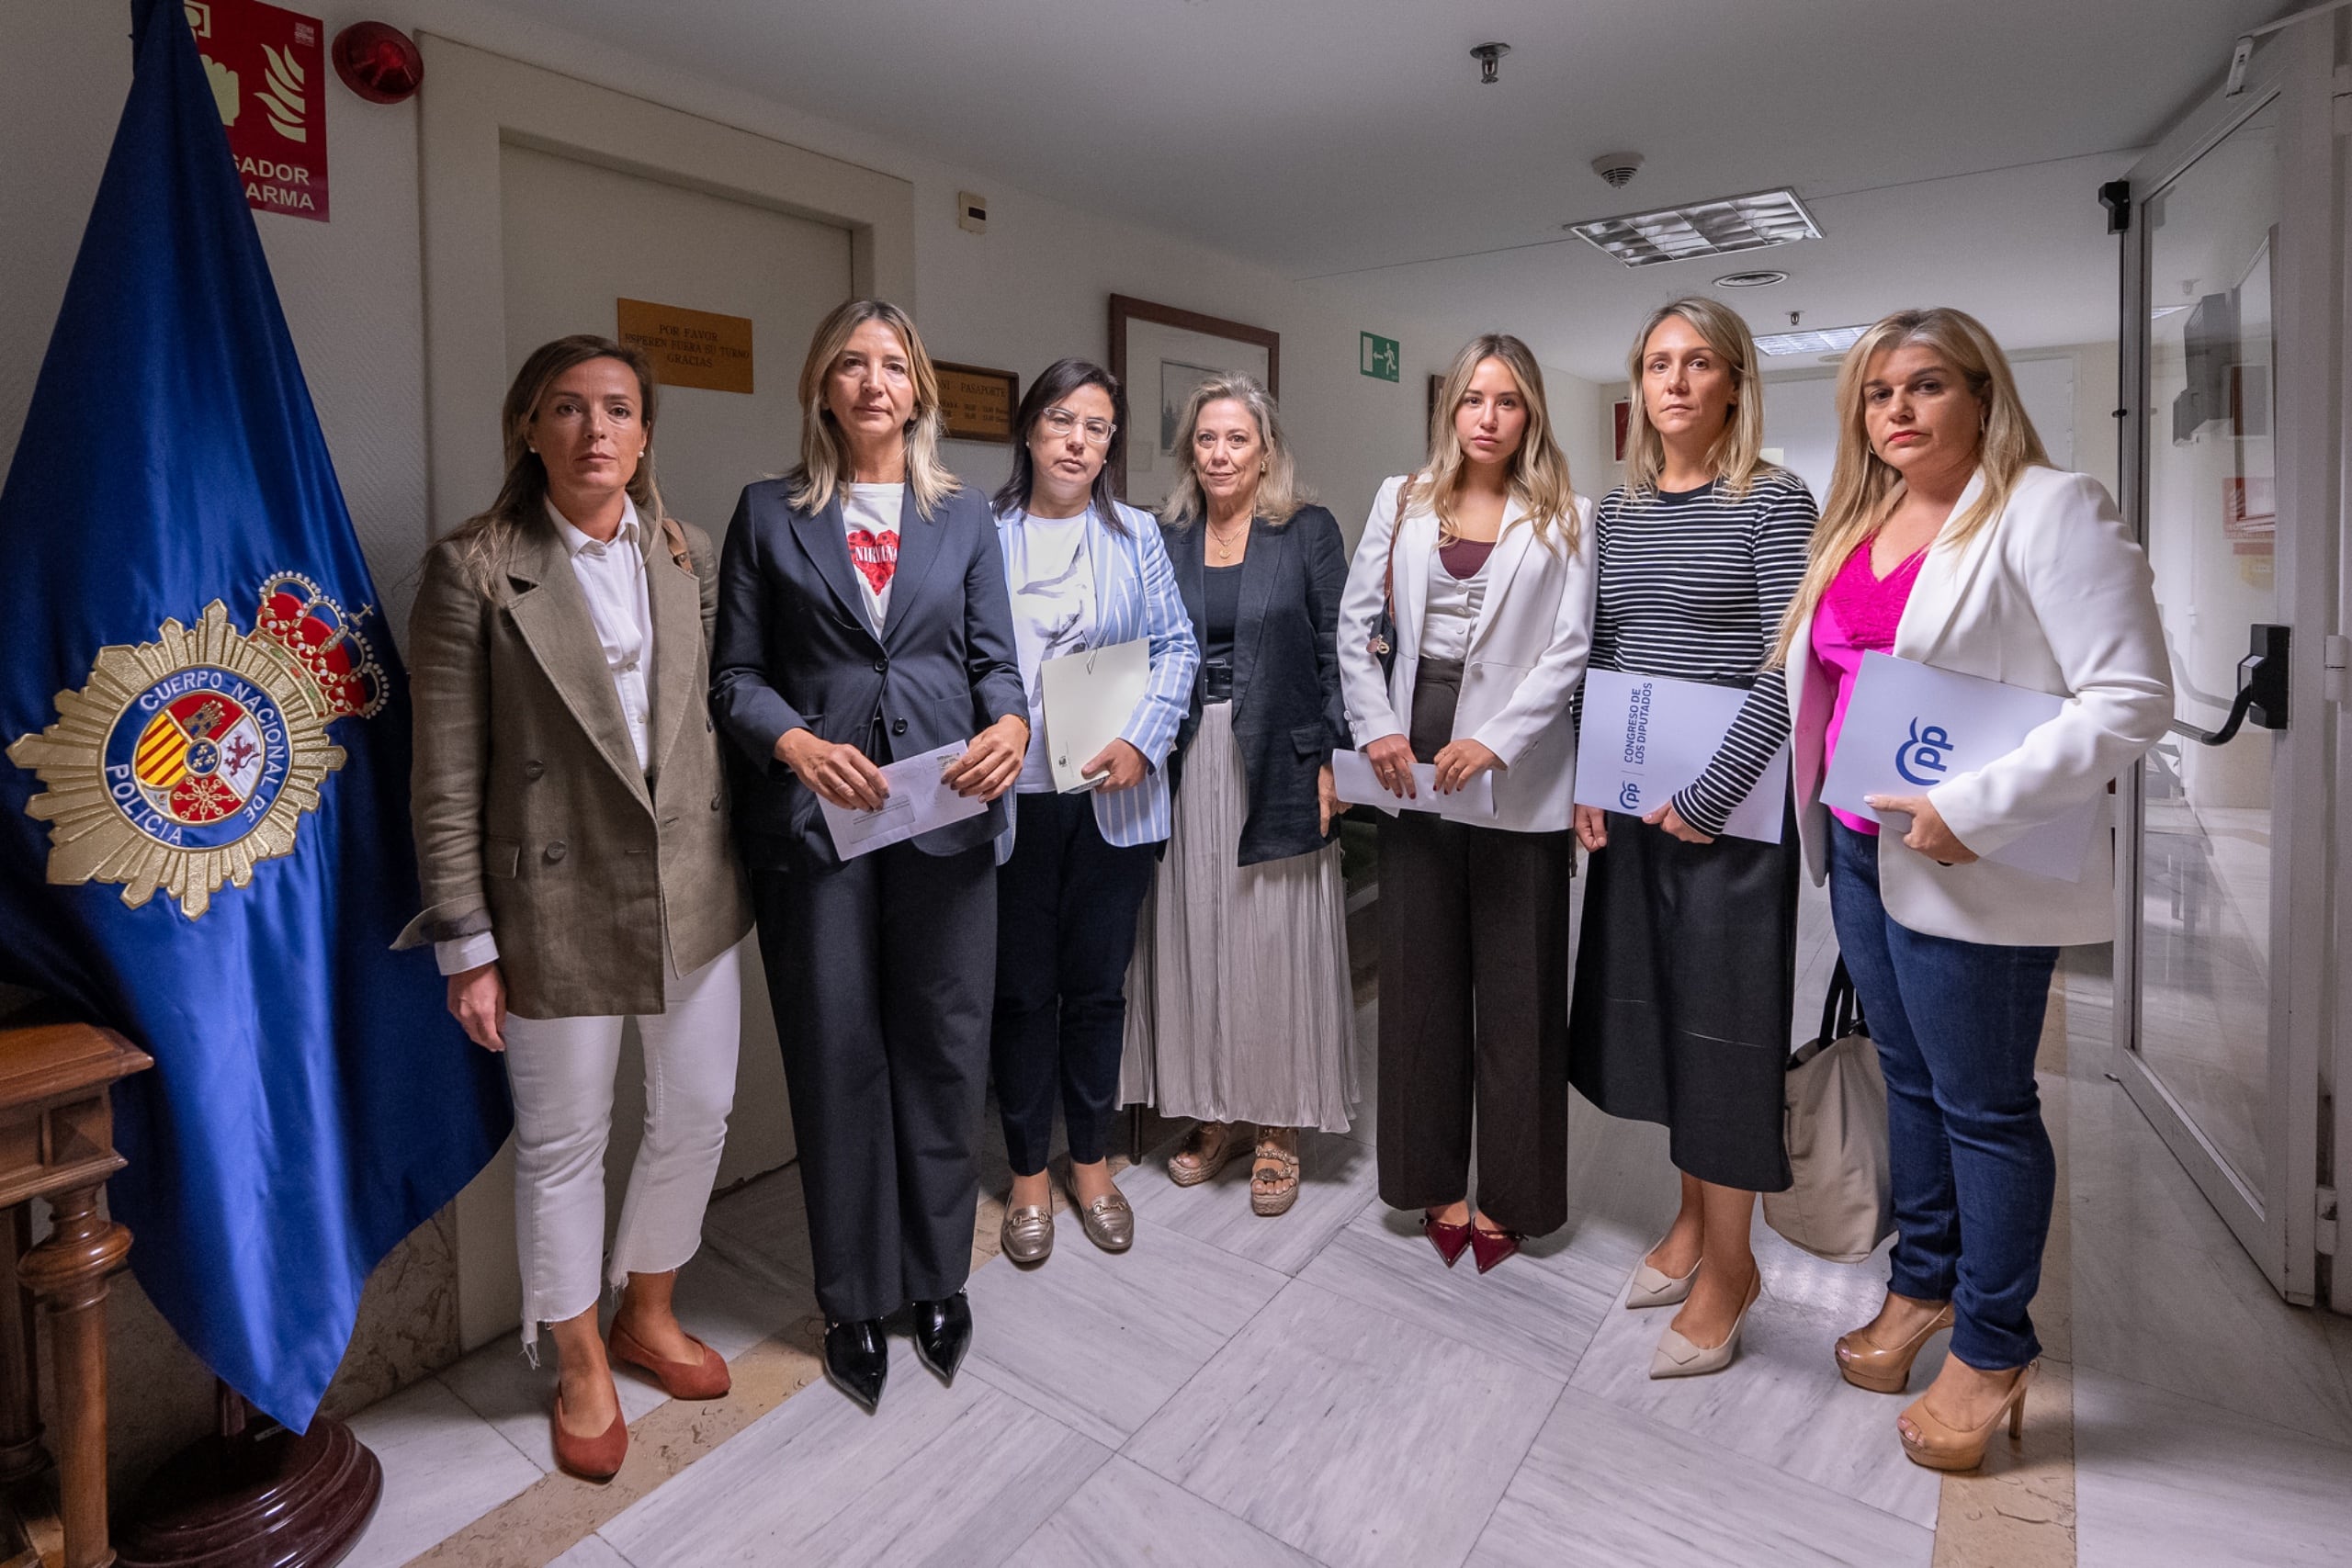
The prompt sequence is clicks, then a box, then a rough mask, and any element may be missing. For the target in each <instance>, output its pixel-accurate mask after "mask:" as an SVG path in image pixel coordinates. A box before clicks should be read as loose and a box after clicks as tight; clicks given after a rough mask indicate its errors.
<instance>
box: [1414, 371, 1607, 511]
mask: <svg viewBox="0 0 2352 1568" xmlns="http://www.w3.org/2000/svg"><path fill="white" fill-rule="evenodd" d="M1489 359H1499V360H1501V361H1502V364H1503V368H1504V369H1506V370H1508V371H1510V377H1511V379H1512V380H1513V381H1515V382H1517V383H1518V385H1519V395H1520V400H1521V401H1522V402H1524V403H1525V404H1526V405H1527V429H1526V431H1525V433H1524V434H1521V437H1520V443H1519V450H1517V451H1516V452H1513V453H1512V454H1511V457H1510V493H1511V494H1512V496H1514V497H1515V498H1517V500H1518V502H1519V503H1520V505H1521V506H1522V507H1524V508H1525V509H1526V511H1527V515H1528V521H1529V524H1530V525H1532V527H1533V528H1534V530H1535V536H1536V537H1537V538H1538V539H1540V540H1542V541H1543V542H1544V544H1545V545H1546V546H1547V547H1548V546H1549V545H1550V544H1551V535H1552V529H1553V528H1554V526H1555V525H1556V526H1557V527H1558V528H1559V530H1560V534H1561V536H1562V538H1563V539H1565V540H1566V543H1567V547H1568V549H1569V550H1570V551H1571V552H1574V551H1575V549H1576V547H1577V504H1576V491H1575V488H1574V487H1573V486H1572V485H1571V484H1570V483H1569V480H1568V459H1567V457H1566V454H1565V453H1563V452H1562V451H1561V450H1560V444H1559V442H1558V441H1557V440H1555V438H1554V437H1553V434H1552V415H1551V412H1550V407H1549V405H1548V404H1547V403H1546V402H1545V401H1544V372H1543V370H1542V368H1541V367H1538V366H1537V365H1536V363H1535V355H1533V354H1532V352H1530V351H1529V349H1528V346H1527V345H1526V344H1523V343H1521V342H1520V341H1519V339H1517V338H1515V337H1513V336H1511V335H1510V333H1481V334H1480V335H1478V336H1476V337H1474V338H1472V339H1471V340H1470V341H1469V342H1468V343H1467V344H1464V345H1463V348H1462V352H1461V353H1459V354H1457V355H1454V356H1453V368H1452V369H1450V370H1448V371H1447V372H1446V373H1445V383H1444V385H1443V387H1442V389H1441V390H1440V391H1439V393H1438V399H1437V410H1436V412H1433V413H1432V414H1431V415H1430V460H1429V462H1428V464H1427V465H1426V466H1424V467H1423V468H1421V470H1420V471H1419V472H1418V473H1414V474H1408V475H1407V476H1406V479H1405V483H1404V484H1403V486H1402V487H1401V488H1399V489H1398V491H1397V522H1399V523H1402V522H1403V521H1404V519H1405V513H1407V511H1408V509H1409V508H1410V507H1411V506H1412V504H1413V503H1414V502H1416V501H1419V500H1422V499H1423V498H1426V504H1427V505H1429V506H1430V509H1431V510H1433V511H1435V512H1436V513H1437V536H1438V542H1439V543H1440V544H1441V545H1443V544H1451V543H1452V542H1453V540H1455V539H1456V538H1459V537H1460V533H1459V530H1458V529H1457V528H1456V526H1455V524H1454V519H1453V500H1454V496H1455V494H1456V492H1457V491H1460V490H1461V488H1462V477H1463V472H1464V469H1465V468H1467V467H1468V466H1469V459H1468V458H1467V457H1465V456H1464V453H1463V450H1462V433H1461V432H1460V431H1458V430H1456V429H1455V428H1454V423H1453V416H1454V413H1455V412H1456V411H1457V410H1459V409H1460V408H1461V407H1462V399H1463V397H1464V394H1465V393H1467V392H1468V391H1469V389H1470V378H1472V377H1474V376H1476V374H1477V373H1478V367H1479V366H1481V365H1483V364H1485V363H1486V362H1487V360H1489ZM1416 491H1419V495H1416V493H1415V492H1416Z"/></svg>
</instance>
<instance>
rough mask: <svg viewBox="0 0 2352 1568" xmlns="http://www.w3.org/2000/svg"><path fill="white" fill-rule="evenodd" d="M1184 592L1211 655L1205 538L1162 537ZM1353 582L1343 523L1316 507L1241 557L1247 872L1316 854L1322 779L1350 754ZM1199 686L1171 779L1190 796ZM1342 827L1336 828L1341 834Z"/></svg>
mask: <svg viewBox="0 0 2352 1568" xmlns="http://www.w3.org/2000/svg"><path fill="white" fill-rule="evenodd" d="M1160 536H1161V537H1162V538H1163V539H1164V540H1166V541H1167V545H1168V558H1169V559H1170V561H1172V562H1174V563H1175V567H1176V586H1177V589H1178V590H1179V592H1182V594H1183V595H1184V609H1185V611H1186V613H1187V614H1189V615H1191V616H1192V617H1193V637H1194V638H1195V640H1197V641H1198V642H1199V643H1200V645H1201V647H1202V648H1203V649H1206V648H1207V647H1208V622H1207V619H1206V615H1207V611H1206V604H1207V600H1206V591H1207V583H1206V576H1205V574H1206V572H1207V570H1208V558H1207V555H1206V550H1207V547H1208V530H1207V529H1206V528H1205V527H1204V526H1203V525H1200V524H1197V523H1196V524H1194V525H1193V526H1191V527H1189V528H1162V529H1161V530H1160ZM1347 581H1348V547H1347V544H1346V542H1345V541H1344V540H1342V539H1341V538H1340V525H1339V523H1338V522H1337V520H1335V519H1334V518H1333V517H1332V515H1331V514H1330V513H1329V512H1326V511H1325V510H1324V509H1323V508H1321V507H1319V506H1302V507H1300V508H1299V509H1298V512H1297V513H1296V514H1295V516H1293V517H1292V518H1291V520H1290V521H1289V522H1287V523H1284V524H1281V525H1274V524H1271V523H1268V522H1267V521H1266V520H1265V519H1264V518H1262V517H1260V518H1255V519H1253V520H1252V521H1251V522H1250V548H1249V550H1248V551H1247V552H1246V553H1245V554H1244V555H1243V556H1242V558H1241V607H1240V615H1239V617H1238V621H1237V623H1236V625H1235V626H1234V634H1233V735H1234V739H1235V741H1236V742H1237V743H1238V745H1239V746H1240V748H1241V767H1242V772H1243V773H1244V775H1245V776H1246V777H1247V779H1248V781H1249V785H1250V815H1249V817H1248V818H1246V819H1245V820H1244V821H1243V823H1242V825H1241V852H1240V858H1239V861H1238V863H1239V864H1242V865H1255V864H1257V863H1259V862H1260V861H1269V860H1281V859H1283V857H1285V856H1288V855H1303V854H1306V852H1308V851H1310V850H1315V849H1319V848H1321V847H1322V846H1323V845H1324V844H1326V843H1328V842H1329V838H1328V837H1327V836H1326V835H1325V834H1324V833H1322V832H1321V831H1319V830H1318V828H1317V818H1318V817H1319V816H1320V809H1319V807H1318V804H1317V799H1316V795H1315V775H1316V774H1317V773H1318V772H1319V771H1321V769H1322V766H1323V764H1324V763H1326V762H1328V761H1330V760H1331V752H1332V750H1334V749H1335V748H1340V747H1346V746H1350V745H1352V744H1353V741H1352V739H1351V738H1350V736H1349V734H1348V720H1347V710H1346V708H1345V707H1344V706H1343V705H1341V703H1340V650H1339V627H1340V592H1341V591H1342V590H1343V589H1344V588H1345V587H1346V586H1347ZM1201 690H1202V687H1201V682H1200V681H1199V680H1197V679H1196V680H1195V681H1194V682H1193V709H1192V714H1191V716H1189V717H1187V718H1186V719H1185V721H1184V728H1183V729H1182V732H1180V733H1179V734H1178V736H1177V738H1176V745H1177V758H1178V760H1177V761H1176V763H1175V764H1174V766H1173V767H1172V768H1171V770H1170V777H1171V778H1173V779H1176V780H1177V782H1178V786H1179V787H1180V788H1181V787H1182V774H1181V769H1182V753H1183V751H1184V750H1185V749H1186V748H1188V747H1190V746H1191V745H1192V742H1193V735H1194V734H1195V733H1196V732H1197V731H1198V730H1199V728H1200V723H1201ZM1339 826H1340V825H1339V823H1338V822H1337V821H1336V820H1334V821H1333V822H1332V824H1331V829H1332V832H1334V833H1336V832H1338V831H1339Z"/></svg>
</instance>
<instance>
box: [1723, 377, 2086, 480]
mask: <svg viewBox="0 0 2352 1568" xmlns="http://www.w3.org/2000/svg"><path fill="white" fill-rule="evenodd" d="M2116 364H2117V361H2116V349H2115V344H2111V343H2086V344H2073V345H2070V346H2068V347H2064V348H2037V349H2021V350H2019V351H2018V353H2017V354H2015V355H2012V356H2011V358H2010V365H2011V367H2012V369H2013V370H2014V371H2015V372H2016V375H2017V380H2018V395H2019V396H2020V397H2021V398H2022V399H2023V400H2024V401H2025V406H2026V412H2028V413H2029V414H2030V415H2031V416H2032V417H2033V423H2034V428H2035V429H2036V430H2037V431H2038V432H2040V434H2041V439H2042V444H2043V445H2044V446H2048V447H2049V448H2050V457H2051V461H2052V462H2054V463H2056V464H2057V465H2058V466H2059V467H2060V468H2071V469H2074V470H2075V471H2078V472H2081V473H2086V474H2089V475H2091V476H2092V477H2093V478H2095V479H2098V481H2099V482H2100V483H2101V484H2104V485H2105V486H2107V489H2108V493H2109V494H2110V495H2112V494H2114V493H2115V491H2116V483H2117V480H2116V462H2115V457H2116V440H2115V420H2114V417H2113V411H2114V408H2115V402H2116V379H2115V378H2116ZM1837 374H1838V372H1837V367H1835V366H1830V365H1820V366H1813V367H1807V368H1806V369H1804V370H1802V371H1781V372H1772V373H1768V374H1767V375H1766V377H1765V389H1766V390H1765V400H1764V444H1765V446H1770V447H1774V448H1777V449H1779V450H1780V452H1781V461H1782V462H1783V463H1785V464H1787V465H1788V467H1789V468H1792V469H1793V470H1795V472H1796V473H1797V475H1798V476H1799V477H1800V478H1802V479H1804V482H1805V483H1806V484H1807V485H1809V486H1811V487H1812V489H1813V493H1814V496H1815V499H1816V500H1819V499H1826V497H1827V495H1828V493H1829V474H1830V470H1831V469H1832V468H1835V467H1836V465H1837V458H1838V423H1837V416H1836V412H1835V411H1834V410H1833V409H1832V408H1831V406H1830V397H1831V393H1832V391H1833V390H1834V389H1835V387H1836V385H1837Z"/></svg>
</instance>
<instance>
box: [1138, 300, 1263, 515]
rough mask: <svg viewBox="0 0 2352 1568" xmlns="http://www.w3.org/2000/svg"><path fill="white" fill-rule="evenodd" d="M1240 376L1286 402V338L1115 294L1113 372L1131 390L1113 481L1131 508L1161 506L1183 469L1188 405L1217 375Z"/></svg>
mask: <svg viewBox="0 0 2352 1568" xmlns="http://www.w3.org/2000/svg"><path fill="white" fill-rule="evenodd" d="M1234 371H1240V372H1243V373H1245V374H1247V375H1250V376H1254V377H1256V378H1258V379H1259V380H1261V381H1262V382H1264V383H1265V386H1266V390H1268V391H1269V392H1272V394H1273V395H1274V396H1275V397H1277V398H1280V397H1281V396H1282V379H1281V378H1282V337H1281V335H1280V334H1279V333H1271V332H1268V331H1267V330H1266V329H1264V328H1263V327H1252V326H1247V325H1244V324H1243V323H1242V322H1239V321H1225V320H1223V319H1222V318H1220V317H1216V316H1204V315H1203V314H1201V313H1200V312H1199V311H1197V310H1178V309H1176V308H1175V307H1174V306H1172V305H1155V304H1153V303H1152V302H1151V301H1149V300H1148V299H1131V298H1130V297H1128V296H1127V295H1125V294H1114V295H1112V296H1111V374H1112V375H1114V376H1116V377H1117V378H1119V384H1120V385H1121V386H1124V387H1125V388H1126V389H1127V424H1128V429H1127V450H1126V456H1125V460H1124V461H1123V462H1122V463H1121V464H1120V465H1119V467H1118V468H1115V469H1114V470H1113V472H1112V475H1111V482H1112V484H1113V486H1114V488H1115V489H1116V490H1117V492H1118V494H1119V495H1120V496H1121V497H1122V498H1123V499H1125V501H1126V502H1127V503H1128V504H1130V505H1132V506H1142V507H1156V506H1158V505H1159V503H1160V502H1161V501H1162V500H1164V499H1166V497H1167V494H1168V487H1169V485H1170V482H1171V481H1172V480H1173V479H1174V478H1175V476H1176V474H1177V473H1178V472H1179V471H1180V468H1181V464H1180V462H1179V460H1178V454H1177V452H1176V440H1177V436H1178V434H1179V432H1178V430H1177V424H1178V423H1179V421H1181V420H1182V417H1183V412H1184V402H1185V400H1186V399H1188V398H1190V397H1191V396H1192V395H1193V390H1194V389H1196V388H1198V387H1199V386H1200V385H1201V383H1202V382H1204V381H1206V380H1208V379H1209V378H1212V377H1216V376H1222V375H1229V374H1231V373H1232V372H1234Z"/></svg>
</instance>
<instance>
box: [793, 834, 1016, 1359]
mask: <svg viewBox="0 0 2352 1568" xmlns="http://www.w3.org/2000/svg"><path fill="white" fill-rule="evenodd" d="M995 857H996V852H995V847H994V846H993V845H989V844H983V845H981V846H979V847H978V848H977V849H971V850H967V851H965V852H962V853H961V854H955V855H927V854H924V853H923V852H922V851H921V850H918V849H916V848H915V847H914V846H913V845H911V844H893V845H891V846H890V847H889V848H888V849H883V850H876V852H873V853H872V854H869V855H865V856H861V857H860V858H858V859H856V860H854V861H851V862H850V863H848V864H846V865H844V866H842V868H841V869H840V870H839V871H836V872H832V873H830V874H825V875H822V876H809V875H803V874H785V873H780V872H775V871H764V870H755V871H754V872H753V873H752V907H753V908H754V910H755V911H756V912H757V914H758V917H759V926H760V956H761V957H762V958H763V959H764V960H765V961H766V964H767V971H768V997H769V999H770V1000H771V1001H772V1002H773V1003H774V1005H775V1024H776V1034H777V1037H778V1040H779V1041H780V1043H782V1046H783V1050H784V1073H785V1080H786V1087H787V1088H788V1089H789V1091H790V1094H791V1097H792V1131H793V1136H794V1138H795V1139H796V1140H797V1143H798V1145H799V1148H800V1174H801V1186H802V1190H803V1195H804V1197H805V1199H806V1201H807V1203H808V1206H809V1246H810V1249H811V1250H812V1251H813V1252H814V1253H815V1255H816V1265H817V1303H818V1305H819V1306H820V1307H822V1308H823V1309H824V1313H825V1316H826V1317H827V1318H828V1319H830V1320H831V1321H834V1322H844V1321H849V1320H853V1319H858V1318H870V1317H885V1316H888V1314H891V1313H893V1312H895V1311H897V1310H898V1309H899V1307H900V1306H902V1305H904V1304H905V1303H908V1302H910V1301H936V1300H939V1299H941V1298H944V1297H946V1296H951V1295H954V1294H955V1293H956V1292H957V1291H959V1290H961V1289H963V1287H964V1280H965V1278H966V1276H967V1275H968V1274H969V1273H970V1272H971V1262H972V1225H973V1220H974V1215H975V1213H976V1212H977V1210H978V1202H979V1191H980V1168H979V1157H978V1145H979V1127H980V1111H981V1106H982V1104H983V1102H984V1100H985V1099H986V1096H987V1091H988V1077H987V1075H988V1030H989V1005H990V1003H991V1001H992V1000H993V991H994V987H995V979H996V963H995V961H996V863H995Z"/></svg>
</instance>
